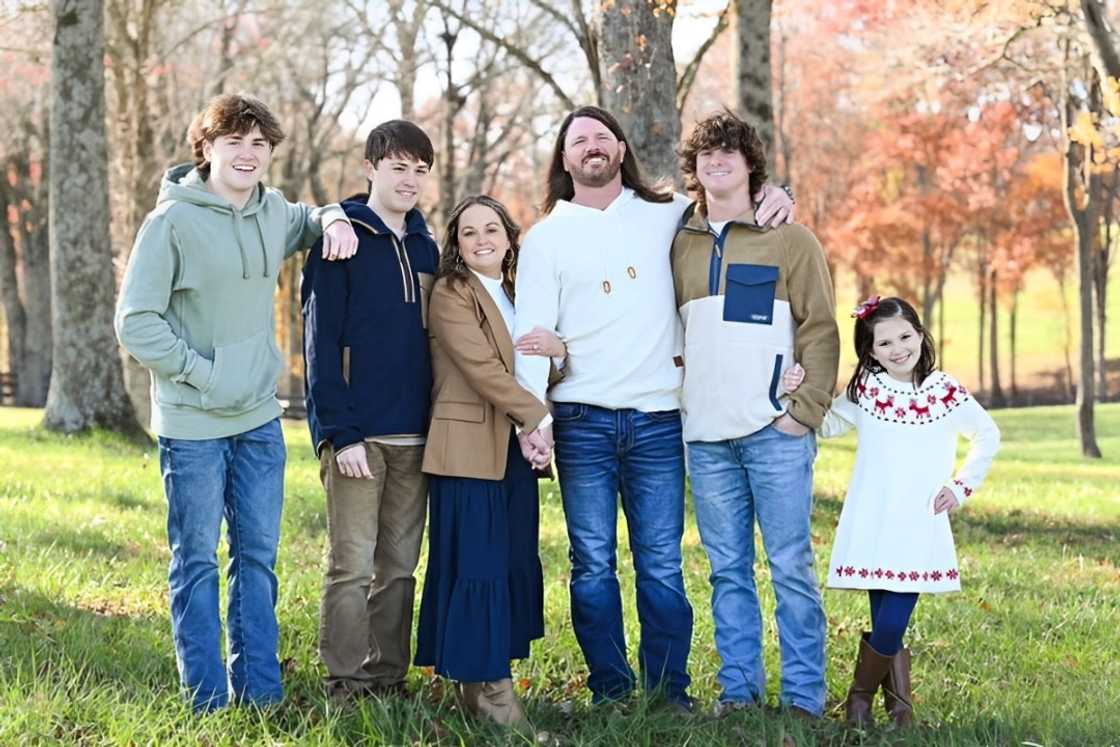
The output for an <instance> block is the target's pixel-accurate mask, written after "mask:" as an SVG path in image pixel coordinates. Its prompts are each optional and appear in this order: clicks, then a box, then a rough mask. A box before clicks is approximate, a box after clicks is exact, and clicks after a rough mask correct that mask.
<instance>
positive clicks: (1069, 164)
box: [1061, 40, 1101, 459]
mask: <svg viewBox="0 0 1120 747" xmlns="http://www.w3.org/2000/svg"><path fill="white" fill-rule="evenodd" d="M1065 53H1066V61H1067V65H1068V62H1069V41H1068V40H1067V41H1066V50H1065ZM1088 83H1089V90H1090V104H1089V107H1090V109H1091V110H1093V111H1098V112H1099V111H1100V107H1099V99H1100V81H1099V79H1098V78H1097V76H1096V75H1092V76H1090V80H1089V81H1088ZM1069 88H1070V86H1069V83H1068V81H1063V85H1062V96H1063V98H1064V101H1063V105H1062V107H1061V110H1062V130H1063V131H1064V132H1068V131H1069V124H1070V122H1072V121H1073V120H1074V118H1075V116H1076V113H1077V108H1078V107H1077V103H1076V102H1075V101H1074V100H1073V97H1072V95H1071V92H1070V90H1069ZM1091 162H1092V154H1091V152H1090V149H1089V147H1088V146H1085V145H1083V144H1081V143H1078V142H1074V141H1073V140H1070V139H1069V138H1068V137H1067V138H1066V149H1065V152H1064V153H1063V158H1062V166H1063V169H1064V171H1065V189H1064V190H1063V193H1062V194H1063V197H1064V200H1065V204H1066V210H1068V211H1069V215H1070V218H1071V220H1072V221H1073V229H1074V234H1075V236H1076V241H1077V291H1078V292H1077V295H1078V311H1079V321H1080V333H1081V341H1080V345H1079V349H1080V370H1079V371H1078V383H1077V430H1078V435H1079V436H1080V438H1081V454H1082V455H1083V456H1087V457H1091V458H1096V459H1099V458H1100V457H1101V450H1100V447H1099V446H1098V445H1097V434H1096V426H1095V423H1094V412H1093V404H1094V402H1093V400H1094V389H1095V386H1094V385H1095V382H1094V380H1093V378H1094V377H1093V364H1094V361H1093V255H1094V250H1095V249H1096V242H1095V240H1094V236H1095V234H1096V233H1097V229H1098V226H1099V221H1100V209H1101V204H1100V193H1101V177H1100V174H1097V173H1093V170H1092V169H1089V168H1087V166H1088V165H1089V164H1090V163H1091Z"/></svg>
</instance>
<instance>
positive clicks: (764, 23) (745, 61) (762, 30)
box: [732, 0, 789, 173]
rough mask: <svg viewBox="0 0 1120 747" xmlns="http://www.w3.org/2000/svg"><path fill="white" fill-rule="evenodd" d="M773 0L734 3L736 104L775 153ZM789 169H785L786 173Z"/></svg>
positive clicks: (770, 151)
mask: <svg viewBox="0 0 1120 747" xmlns="http://www.w3.org/2000/svg"><path fill="white" fill-rule="evenodd" d="M771 5H772V0H735V39H736V47H737V48H736V54H735V55H733V57H732V59H733V60H734V66H735V67H734V72H735V74H734V76H733V79H734V80H735V81H736V82H737V84H738V85H737V89H736V91H735V97H736V101H735V105H736V107H737V108H738V109H739V111H740V112H742V113H743V115H744V116H746V118H747V121H749V122H750V123H751V124H752V125H754V126H755V127H756V128H757V129H758V135H759V137H761V138H762V144H763V145H765V146H766V152H767V153H768V154H770V156H771V158H770V160H771V163H773V153H774V103H773V92H772V86H773V83H772V80H771V78H772V73H771V70H770V9H771ZM788 169H789V166H788V164H787V166H786V170H787V173H788Z"/></svg>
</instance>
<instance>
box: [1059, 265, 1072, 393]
mask: <svg viewBox="0 0 1120 747" xmlns="http://www.w3.org/2000/svg"><path fill="white" fill-rule="evenodd" d="M1054 277H1055V279H1056V280H1057V281H1058V292H1059V293H1060V294H1061V298H1062V329H1063V331H1064V332H1065V339H1064V340H1063V341H1062V354H1063V360H1064V361H1065V364H1066V368H1065V379H1064V382H1065V398H1066V401H1067V402H1072V401H1073V395H1074V391H1073V360H1072V359H1071V358H1070V350H1069V348H1070V339H1071V337H1072V335H1071V334H1070V332H1069V321H1070V317H1071V316H1072V314H1070V313H1069V299H1068V298H1067V296H1066V273H1065V269H1064V268H1063V269H1060V270H1058V271H1057V272H1055V273H1054Z"/></svg>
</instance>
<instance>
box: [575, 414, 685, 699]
mask: <svg viewBox="0 0 1120 747" xmlns="http://www.w3.org/2000/svg"><path fill="white" fill-rule="evenodd" d="M553 417H554V418H555V424H554V426H553V431H554V434H555V438H556V466H557V469H558V470H559V473H560V490H561V493H562V494H563V500H564V516H565V518H566V520H567V524H568V540H569V542H570V544H571V550H570V557H571V561H572V576H571V582H570V591H571V596H572V626H573V627H574V628H575V633H576V639H577V640H578V641H579V645H580V648H581V649H582V650H583V656H584V659H585V660H586V661H587V668H588V670H589V676H588V679H587V684H588V687H589V688H590V689H591V692H592V695H593V700H594V701H595V702H597V703H598V702H604V701H608V700H614V699H618V698H624V697H626V696H627V695H629V694H630V692H632V691H633V689H634V685H635V677H634V671H633V670H632V669H631V668H630V665H629V663H628V662H627V658H626V636H625V633H624V632H623V627H622V597H621V594H620V592H619V585H618V574H617V570H616V569H617V553H616V549H617V539H618V534H617V526H618V496H619V494H620V493H621V494H622V510H623V511H624V512H625V514H626V524H627V527H628V528H629V534H630V551H631V553H632V554H633V556H634V569H635V571H636V576H637V583H636V586H637V598H638V621H639V623H640V624H641V631H642V635H641V644H640V645H639V648H638V661H639V665H640V669H641V672H642V682H643V685H644V687H645V688H646V689H647V690H649V691H650V692H653V691H654V690H658V689H661V690H663V692H664V695H665V696H666V697H667V698H668V699H669V700H672V701H675V702H681V703H687V702H688V694H687V690H688V685H689V676H688V651H689V646H690V644H691V642H692V607H691V606H690V605H689V603H688V598H687V597H686V596H685V593H684V577H683V575H682V573H681V537H682V535H683V533H684V449H683V442H682V441H681V418H680V412H679V411H678V410H669V411H663V412H649V413H645V412H639V411H637V410H608V409H605V408H602V407H595V406H593V405H585V404H573V403H562V402H558V403H556V405H555V407H554V410H553Z"/></svg>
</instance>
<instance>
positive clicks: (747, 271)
mask: <svg viewBox="0 0 1120 747" xmlns="http://www.w3.org/2000/svg"><path fill="white" fill-rule="evenodd" d="M777 285H778V268H777V267H774V266H772V265H743V264H739V265H728V266H727V285H726V287H725V288H724V294H723V321H725V322H746V323H747V324H773V323H774V290H775V288H776V287H777Z"/></svg>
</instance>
